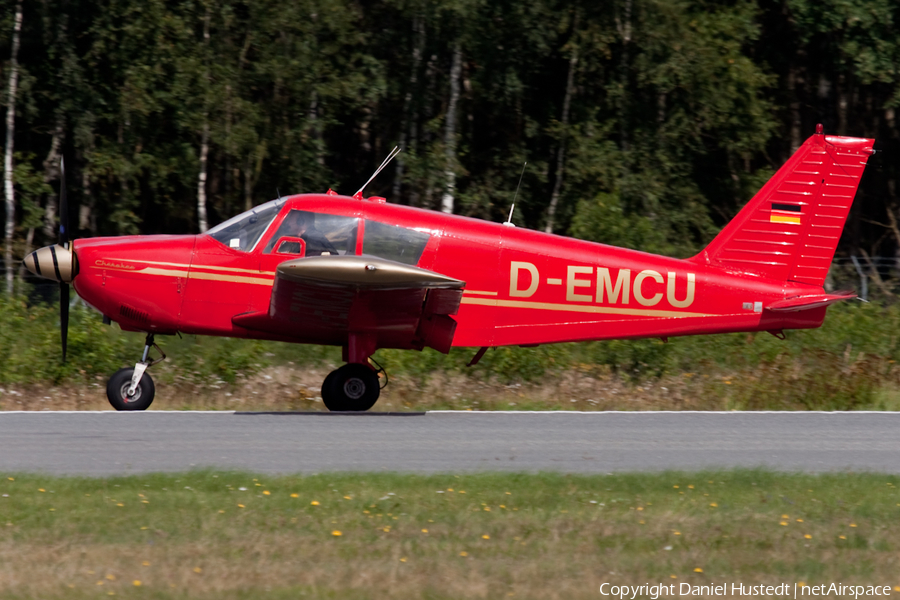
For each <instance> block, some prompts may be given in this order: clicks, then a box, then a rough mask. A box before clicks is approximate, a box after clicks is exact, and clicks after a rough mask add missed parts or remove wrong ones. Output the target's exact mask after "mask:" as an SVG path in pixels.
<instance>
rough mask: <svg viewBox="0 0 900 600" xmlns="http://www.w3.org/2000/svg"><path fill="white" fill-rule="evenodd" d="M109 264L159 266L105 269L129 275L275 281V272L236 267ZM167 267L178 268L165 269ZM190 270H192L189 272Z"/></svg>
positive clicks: (143, 261)
mask: <svg viewBox="0 0 900 600" xmlns="http://www.w3.org/2000/svg"><path fill="white" fill-rule="evenodd" d="M108 260H109V262H113V261H115V262H119V263H123V264H124V263H129V262H135V263H143V264H148V265H157V266H154V267H144V268H141V269H126V268H121V269H116V268H110V267H103V268H104V269H106V270H109V271H125V272H128V273H143V274H145V275H159V276H162V277H184V278H186V279H201V280H204V281H227V282H230V283H252V284H256V285H272V282H273V281H274V279H275V273H274V271H253V270H252V269H239V268H236V267H217V266H213V265H193V266H191V265H187V264H184V263H169V262H160V261H151V260H135V261H129V260H125V259H119V258H115V259H108ZM165 267H177V268H169V269H167V268H165ZM188 269H190V270H188ZM197 269H203V270H206V271H223V272H220V273H215V272H213V273H205V272H203V271H198V270H197ZM233 273H247V274H248V275H234V274H233ZM250 274H252V275H255V277H251V276H250Z"/></svg>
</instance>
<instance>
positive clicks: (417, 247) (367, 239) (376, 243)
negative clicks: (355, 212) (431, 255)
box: [363, 221, 430, 265]
mask: <svg viewBox="0 0 900 600" xmlns="http://www.w3.org/2000/svg"><path fill="white" fill-rule="evenodd" d="M429 237H430V236H429V235H428V234H427V233H422V232H421V231H416V230H414V229H407V228H406V227H397V226H395V225H385V224H384V223H379V222H377V221H366V232H365V236H364V237H363V254H371V255H372V256H378V257H380V258H386V259H388V260H394V261H397V262H399V263H404V264H407V265H415V264H416V263H418V262H419V258H421V257H422V252H423V251H424V250H425V246H426V245H427V244H428V239H429Z"/></svg>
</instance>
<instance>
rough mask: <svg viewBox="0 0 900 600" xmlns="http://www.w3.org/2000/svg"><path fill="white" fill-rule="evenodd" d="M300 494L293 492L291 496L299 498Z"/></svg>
mask: <svg viewBox="0 0 900 600" xmlns="http://www.w3.org/2000/svg"><path fill="white" fill-rule="evenodd" d="M299 497H300V494H291V498H299Z"/></svg>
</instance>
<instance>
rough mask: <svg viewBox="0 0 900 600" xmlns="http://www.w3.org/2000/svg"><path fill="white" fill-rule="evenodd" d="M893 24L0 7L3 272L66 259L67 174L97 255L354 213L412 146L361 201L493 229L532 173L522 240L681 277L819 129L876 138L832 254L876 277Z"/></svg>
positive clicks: (799, 12) (323, 9)
mask: <svg viewBox="0 0 900 600" xmlns="http://www.w3.org/2000/svg"><path fill="white" fill-rule="evenodd" d="M17 7H21V15H22V20H21V33H20V36H21V38H20V45H19V48H18V51H17V55H16V60H15V63H14V62H13V60H12V55H13V46H14V44H13V42H14V29H15V27H14V22H15V15H16V12H17ZM898 25H900V3H898V2H896V1H892V0H779V1H776V0H755V1H754V0H750V1H740V0H738V1H735V0H722V1H712V0H709V1H702V0H693V1H688V0H609V1H603V2H598V1H596V0H581V1H577V0H531V1H529V2H517V1H516V2H514V1H512V0H446V1H433V0H384V1H381V2H370V1H359V2H354V1H351V0H289V1H286V0H245V1H237V0H206V1H203V0H168V1H164V0H28V1H27V2H24V3H22V2H21V0H2V2H0V58H2V60H3V63H2V68H3V70H2V73H0V82H2V88H0V89H2V93H0V99H2V104H3V112H4V113H6V107H7V106H8V104H9V102H10V99H11V98H12V97H13V96H12V95H11V94H10V93H9V87H8V86H9V83H10V81H11V77H10V76H11V75H12V73H13V71H14V70H15V71H16V79H17V82H16V83H17V89H16V92H15V120H14V135H13V136H12V144H13V151H14V161H13V163H14V172H13V176H14V177H13V179H14V192H15V197H14V203H15V213H14V216H15V222H14V224H15V228H14V230H13V231H12V236H11V239H12V255H13V257H14V259H15V260H18V259H19V258H21V257H22V256H23V255H24V254H25V253H26V252H27V251H28V250H29V249H30V248H32V247H35V246H40V245H43V244H45V243H48V242H51V241H53V240H54V239H55V228H56V225H55V220H56V202H57V200H56V198H57V196H56V193H57V192H56V191H55V190H56V188H57V186H58V180H59V170H58V159H59V156H60V155H64V156H65V158H66V165H67V169H68V173H67V181H68V188H69V194H70V199H71V202H72V203H73V209H72V221H73V227H74V226H75V225H76V224H77V228H78V230H79V231H78V232H77V234H78V235H90V236H93V235H108V234H113V235H115V234H128V233H159V232H168V233H186V232H197V231H200V230H202V229H204V228H205V227H206V226H207V225H208V226H211V225H214V224H216V223H217V222H219V221H221V220H224V219H225V218H227V217H229V216H231V215H233V214H236V213H238V212H240V211H242V210H244V209H245V208H247V207H249V206H251V205H255V204H258V203H260V202H263V201H266V200H269V199H271V198H273V197H276V196H277V195H278V193H279V192H280V193H281V194H290V193H300V192H321V191H324V190H326V189H327V188H329V187H332V188H334V189H336V190H338V191H340V192H342V193H346V194H352V193H353V192H355V191H356V189H357V188H358V187H359V186H360V185H361V184H362V183H363V182H364V181H365V180H366V179H367V178H368V176H369V175H370V173H371V172H372V171H373V169H374V168H375V167H376V166H377V165H378V164H379V163H380V162H381V160H382V159H383V157H384V156H385V155H387V153H388V152H389V151H390V150H391V148H392V147H393V146H394V145H400V146H401V147H402V148H403V150H404V152H403V153H402V154H401V155H400V157H399V158H398V159H397V160H396V161H395V162H394V163H393V164H392V165H391V166H390V167H389V168H388V170H386V171H385V172H384V173H383V174H382V175H381V176H380V177H379V178H378V179H376V181H375V182H374V183H373V184H372V185H370V187H369V188H368V190H367V193H368V194H372V195H383V196H386V197H388V199H389V201H391V202H399V203H403V204H411V205H415V206H423V207H429V208H435V209H441V208H443V209H445V210H447V209H449V210H453V212H456V213H460V214H466V215H473V216H477V217H481V218H485V219H491V220H495V221H499V220H502V219H503V218H504V217H505V214H506V212H507V211H508V209H509V205H510V202H511V201H512V198H513V194H514V192H515V188H516V183H517V181H518V179H519V175H520V172H521V170H522V164H523V162H525V161H527V162H528V167H527V169H526V170H525V175H524V180H523V183H522V189H521V191H520V192H519V200H518V208H517V211H516V215H515V218H514V220H515V221H516V222H517V223H518V224H519V225H521V226H526V227H531V228H536V229H542V230H551V231H554V232H557V233H563V234H569V235H575V236H578V237H583V238H587V239H592V240H597V241H602V242H605V243H610V244H616V245H623V246H628V247H637V248H641V249H645V250H649V251H654V252H661V253H670V254H675V255H679V256H688V255H690V254H692V253H694V252H695V251H697V250H698V249H699V248H701V247H702V246H703V245H705V244H706V243H707V242H708V241H709V240H710V239H711V238H712V237H713V235H714V234H715V232H716V231H717V229H718V228H719V227H721V226H722V225H723V224H724V223H725V222H726V221H727V220H728V219H729V218H731V217H732V216H733V215H734V214H735V213H736V211H737V210H738V208H739V207H740V205H741V204H742V203H744V202H745V201H746V200H748V199H749V198H750V197H751V196H752V194H753V193H754V192H755V191H756V190H757V189H758V188H759V186H760V185H761V183H762V182H764V181H765V180H766V179H767V178H768V177H769V176H770V175H771V174H772V173H773V172H774V170H775V169H777V168H778V167H779V166H780V164H781V163H782V162H783V161H784V160H786V159H787V158H788V156H789V155H790V154H791V152H792V150H793V149H794V148H796V147H797V146H798V145H799V144H801V143H802V141H803V140H805V139H806V137H807V136H809V135H811V134H812V133H813V131H814V129H815V125H816V123H819V122H821V123H823V124H824V125H825V130H826V132H828V133H834V134H845V135H853V136H867V137H875V138H876V139H877V140H878V142H877V144H876V148H879V149H881V150H882V152H880V153H879V154H877V155H876V156H875V157H873V158H872V159H871V160H870V163H869V164H870V168H869V169H868V170H867V173H866V176H865V178H864V180H863V185H862V187H861V191H860V194H859V196H858V197H857V201H856V204H855V205H854V209H853V213H852V216H851V220H850V222H849V223H848V226H847V230H846V232H845V235H844V239H843V242H842V244H841V248H840V253H839V254H840V255H842V256H845V257H849V256H850V255H854V256H859V260H860V261H862V263H861V264H863V266H864V267H865V266H866V265H867V264H873V263H866V262H865V261H866V260H867V259H871V260H872V261H877V260H881V259H878V258H873V257H886V258H887V259H888V260H887V261H884V260H882V269H881V271H880V275H879V274H875V275H874V276H875V277H877V278H879V280H882V279H884V280H887V279H888V278H890V277H892V274H893V271H892V270H891V267H892V263H891V261H892V260H893V258H894V257H895V255H896V249H897V248H898V242H900V229H898V227H897V224H896V222H897V214H898V213H900V202H898V197H897V189H896V180H897V177H898V160H897V159H898V158H900V152H898V148H900V146H898V142H900V130H898V122H897V121H898V118H897V109H898V107H900V85H898V84H900V37H898V36H897V31H898V29H897V26H898ZM8 122H9V120H7V123H8ZM7 212H8V211H7ZM204 212H205V213H206V217H205V219H204V216H203V213H204ZM866 268H868V267H866ZM876 283H877V282H876Z"/></svg>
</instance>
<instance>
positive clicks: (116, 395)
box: [106, 367, 156, 410]
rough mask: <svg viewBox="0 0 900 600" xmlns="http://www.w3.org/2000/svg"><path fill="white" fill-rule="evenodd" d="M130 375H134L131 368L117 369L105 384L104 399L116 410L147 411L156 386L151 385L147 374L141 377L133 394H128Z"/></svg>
mask: <svg viewBox="0 0 900 600" xmlns="http://www.w3.org/2000/svg"><path fill="white" fill-rule="evenodd" d="M132 375H134V368H133V367H125V368H124V369H119V370H118V371H116V372H115V373H113V376H112V377H110V378H109V382H108V383H107V384H106V397H107V398H108V399H109V403H110V404H112V406H113V408H115V409H116V410H147V408H149V407H150V404H151V403H152V402H153V396H155V395H156V386H155V385H153V380H152V379H151V378H150V375H148V374H147V373H144V376H143V377H141V380H140V382H139V383H138V384H137V387H135V389H134V393H133V394H131V395H129V394H128V390H129V388H131V377H132Z"/></svg>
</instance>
